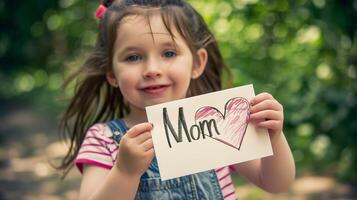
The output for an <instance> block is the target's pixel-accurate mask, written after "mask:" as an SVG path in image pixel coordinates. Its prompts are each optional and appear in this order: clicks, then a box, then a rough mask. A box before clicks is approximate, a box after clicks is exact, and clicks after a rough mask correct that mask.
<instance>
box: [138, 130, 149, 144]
mask: <svg viewBox="0 0 357 200" xmlns="http://www.w3.org/2000/svg"><path fill="white" fill-rule="evenodd" d="M149 138H151V133H150V132H144V133H142V134H140V135H138V136H136V137H135V140H136V141H137V142H138V143H139V144H141V143H143V142H144V141H146V140H148V139H149Z"/></svg>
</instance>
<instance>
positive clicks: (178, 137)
mask: <svg viewBox="0 0 357 200" xmlns="http://www.w3.org/2000/svg"><path fill="white" fill-rule="evenodd" d="M162 113H163V120H164V126H165V133H166V140H167V143H168V145H169V147H170V148H172V145H171V140H170V138H171V137H173V139H175V141H176V143H180V142H182V141H183V136H186V139H187V141H188V142H192V140H199V139H201V138H202V139H205V138H206V136H210V137H212V135H213V134H212V127H213V128H214V130H215V133H216V134H217V135H220V133H219V131H218V129H217V123H216V121H215V120H214V119H211V120H209V121H207V120H203V121H200V122H199V123H198V125H197V124H194V125H192V126H191V127H190V128H188V127H187V124H186V120H185V115H184V113H183V108H182V107H180V108H179V115H178V127H177V129H178V130H177V131H176V130H175V129H174V127H173V126H172V123H171V121H170V119H169V116H168V114H167V108H163V112H162ZM205 127H206V129H207V130H208V134H206V133H205ZM182 131H184V133H185V134H184V135H183V134H182Z"/></svg>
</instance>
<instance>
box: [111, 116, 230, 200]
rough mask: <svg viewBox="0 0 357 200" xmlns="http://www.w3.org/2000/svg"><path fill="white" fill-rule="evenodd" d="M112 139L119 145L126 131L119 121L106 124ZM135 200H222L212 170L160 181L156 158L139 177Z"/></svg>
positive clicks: (125, 127)
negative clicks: (110, 131)
mask: <svg viewBox="0 0 357 200" xmlns="http://www.w3.org/2000/svg"><path fill="white" fill-rule="evenodd" d="M108 125H109V127H110V129H111V130H112V133H113V139H114V140H115V141H116V142H117V143H118V144H119V142H120V139H121V137H122V136H123V135H124V134H125V133H126V131H127V130H128V128H127V126H126V125H125V122H124V121H123V120H121V119H119V120H113V121H110V122H108ZM135 199H136V200H151V199H153V200H154V199H155V200H161V199H162V200H183V199H188V200H194V199H197V200H206V199H213V200H220V199H223V196H222V192H221V188H220V186H219V182H218V179H217V175H216V172H215V171H214V170H210V171H206V172H201V173H197V174H192V175H188V176H183V177H180V178H175V179H170V180H166V181H161V178H160V173H159V168H158V165H157V160H156V158H154V159H153V161H152V162H151V164H150V166H149V168H148V170H147V171H146V172H145V173H144V174H143V175H142V176H141V180H140V184H139V188H138V191H137V193H136V197H135Z"/></svg>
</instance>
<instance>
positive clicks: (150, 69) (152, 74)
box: [143, 61, 162, 79]
mask: <svg viewBox="0 0 357 200" xmlns="http://www.w3.org/2000/svg"><path fill="white" fill-rule="evenodd" d="M159 65H160V63H159V62H154V61H149V62H148V63H147V66H146V68H145V69H144V71H143V77H144V78H147V79H153V78H158V77H161V76H162V70H161V68H160V66H159Z"/></svg>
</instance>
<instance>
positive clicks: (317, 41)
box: [0, 0, 357, 182]
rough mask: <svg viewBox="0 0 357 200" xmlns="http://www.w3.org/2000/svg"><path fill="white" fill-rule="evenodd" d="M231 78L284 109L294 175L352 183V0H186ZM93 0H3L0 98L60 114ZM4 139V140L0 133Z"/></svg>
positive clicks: (355, 53) (356, 124)
mask: <svg viewBox="0 0 357 200" xmlns="http://www.w3.org/2000/svg"><path fill="white" fill-rule="evenodd" d="M191 3H192V4H193V5H194V7H196V8H197V9H198V10H199V12H200V13H201V14H202V15H203V16H204V18H205V19H206V21H207V23H208V24H209V26H210V27H211V30H212V31H213V32H214V33H215V35H216V37H217V39H218V41H219V42H220V47H221V50H222V53H223V55H224V58H225V60H226V61H227V64H228V65H229V66H230V68H231V69H232V72H233V74H234V80H233V82H234V85H236V86H238V85H243V84H249V83H253V84H254V86H255V89H256V93H259V92H262V91H267V92H270V93H272V94H273V95H274V96H275V97H276V98H277V99H278V100H279V101H280V102H281V103H282V104H283V105H284V109H285V128H284V132H285V134H286V136H287V137H288V140H289V143H290V144H291V148H292V150H293V153H294V157H295V160H296V164H297V167H298V168H297V169H298V173H299V174H302V173H315V174H327V175H332V176H335V177H337V178H339V179H340V180H343V181H351V182H357V170H356V167H355V166H357V160H356V155H357V145H355V141H356V139H355V138H356V133H357V106H356V102H357V99H356V98H357V81H356V70H357V68H356V67H357V41H356V40H357V23H356V22H357V0H313V1H309V0H266V1H258V0H204V1H203V0H191ZM98 4H99V2H98V1H80V0H59V1H55V0H46V1H38V0H37V1H36V0H28V1H22V2H17V1H10V0H5V1H1V2H0V23H1V24H0V30H1V31H0V65H1V69H0V80H1V84H0V100H1V101H2V102H3V103H6V102H15V103H18V104H27V105H31V106H33V109H36V110H42V111H46V112H50V113H53V114H58V113H59V112H60V111H63V108H64V104H63V103H61V102H60V101H58V99H59V98H62V97H63V96H65V95H70V94H71V92H72V91H70V90H69V91H65V92H63V91H61V83H62V81H63V79H64V77H65V76H67V75H68V74H69V73H70V72H71V71H73V70H74V69H76V68H78V67H79V66H80V65H81V64H82V63H83V61H84V59H85V57H86V55H88V52H89V51H90V50H91V49H92V47H93V45H94V43H95V38H96V33H97V25H98V23H97V21H96V19H95V18H94V11H95V9H96V8H97V6H98ZM0 140H1V139H0Z"/></svg>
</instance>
